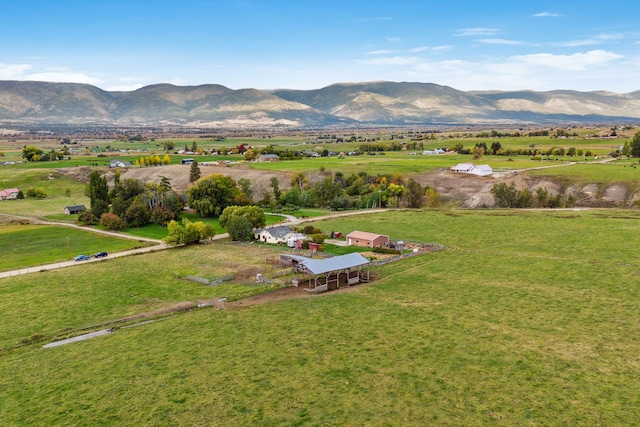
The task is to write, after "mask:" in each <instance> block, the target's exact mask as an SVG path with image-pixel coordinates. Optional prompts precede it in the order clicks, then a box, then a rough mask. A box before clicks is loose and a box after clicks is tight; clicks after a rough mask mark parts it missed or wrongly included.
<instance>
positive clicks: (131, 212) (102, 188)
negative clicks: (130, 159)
mask: <svg viewBox="0 0 640 427" xmlns="http://www.w3.org/2000/svg"><path fill="white" fill-rule="evenodd" d="M86 195H87V197H89V201H90V209H89V210H87V211H86V212H83V213H82V214H81V215H80V217H79V220H80V221H81V222H84V223H87V224H92V223H95V222H97V221H98V220H99V221H100V222H101V224H103V225H105V226H106V227H108V228H111V229H122V228H124V227H126V226H133V227H140V226H142V225H145V224H148V223H149V222H155V223H157V224H160V225H167V224H168V223H169V222H170V221H171V220H175V219H177V218H178V215H179V214H180V212H182V210H183V209H184V202H183V200H182V198H181V197H180V195H179V194H178V193H177V192H175V191H174V190H172V188H171V182H170V180H169V179H168V178H166V177H162V178H161V180H160V182H159V183H153V182H149V183H147V184H143V183H142V182H140V181H138V180H137V179H131V178H127V179H124V180H122V181H121V180H120V173H119V171H117V172H116V175H115V177H114V186H113V189H112V190H111V191H109V187H108V185H107V178H106V177H105V176H100V173H99V172H98V171H93V172H91V175H90V177H89V184H87V187H86ZM105 215H106V216H105Z"/></svg>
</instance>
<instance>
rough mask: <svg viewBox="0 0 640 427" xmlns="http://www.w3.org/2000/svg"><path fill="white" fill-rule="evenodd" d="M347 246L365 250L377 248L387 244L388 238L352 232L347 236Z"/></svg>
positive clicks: (362, 232)
mask: <svg viewBox="0 0 640 427" xmlns="http://www.w3.org/2000/svg"><path fill="white" fill-rule="evenodd" d="M346 238H347V246H362V247H365V248H379V247H382V246H385V245H386V244H387V243H388V242H389V236H386V235H384V234H375V233H368V232H366V231H357V230H354V231H352V232H351V233H349V234H347V236H346Z"/></svg>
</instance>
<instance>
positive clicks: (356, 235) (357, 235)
mask: <svg viewBox="0 0 640 427" xmlns="http://www.w3.org/2000/svg"><path fill="white" fill-rule="evenodd" d="M349 237H351V238H352V239H362V240H375V239H377V238H378V237H386V238H387V239H388V238H389V236H387V235H384V234H376V233H368V232H366V231H358V230H353V231H352V232H351V233H349V234H347V238H349Z"/></svg>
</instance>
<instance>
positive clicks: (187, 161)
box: [182, 158, 195, 165]
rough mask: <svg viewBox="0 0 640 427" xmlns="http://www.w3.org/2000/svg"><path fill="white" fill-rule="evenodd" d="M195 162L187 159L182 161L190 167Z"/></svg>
mask: <svg viewBox="0 0 640 427" xmlns="http://www.w3.org/2000/svg"><path fill="white" fill-rule="evenodd" d="M193 162H195V160H194V159H191V158H187V159H182V164H183V165H190V164H191V163H193Z"/></svg>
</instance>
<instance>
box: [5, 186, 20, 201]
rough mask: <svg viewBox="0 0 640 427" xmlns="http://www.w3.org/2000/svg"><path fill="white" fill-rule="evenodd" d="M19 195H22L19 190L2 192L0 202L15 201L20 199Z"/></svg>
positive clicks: (12, 189)
mask: <svg viewBox="0 0 640 427" xmlns="http://www.w3.org/2000/svg"><path fill="white" fill-rule="evenodd" d="M18 193H20V190H18V189H17V188H7V189H5V190H0V200H15V199H17V198H18Z"/></svg>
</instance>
